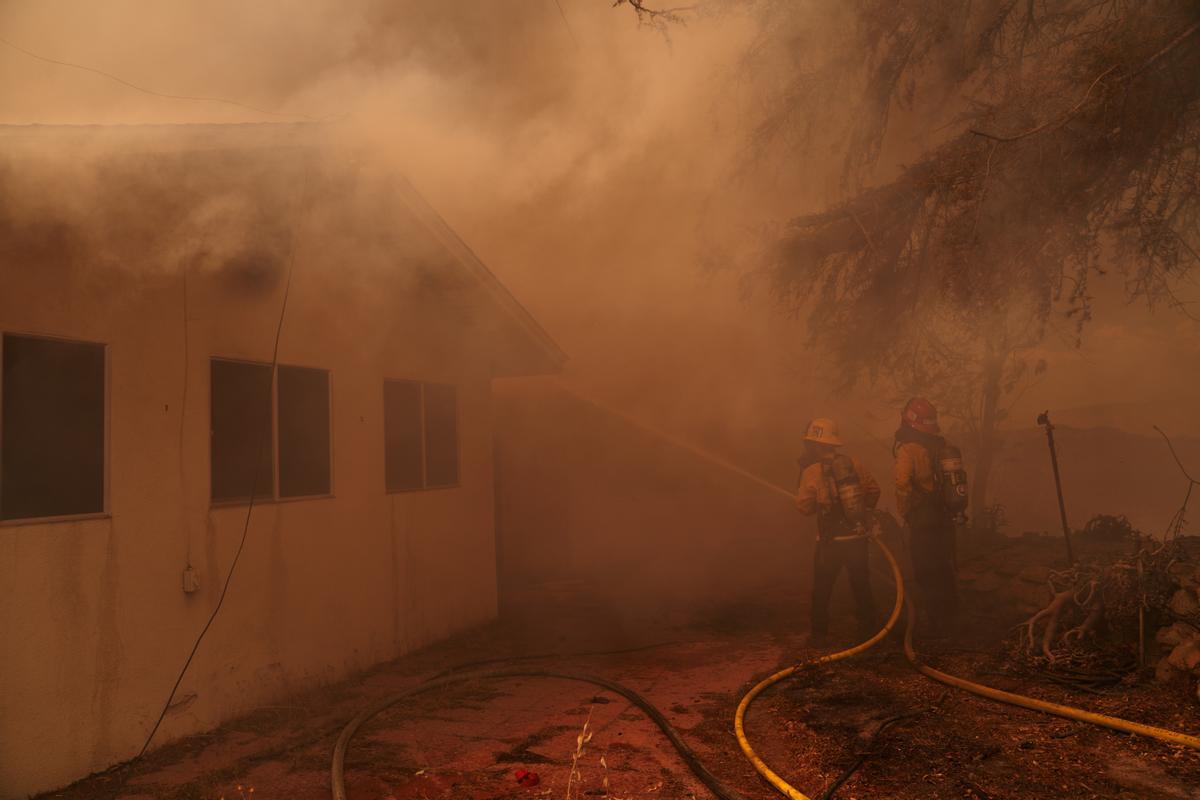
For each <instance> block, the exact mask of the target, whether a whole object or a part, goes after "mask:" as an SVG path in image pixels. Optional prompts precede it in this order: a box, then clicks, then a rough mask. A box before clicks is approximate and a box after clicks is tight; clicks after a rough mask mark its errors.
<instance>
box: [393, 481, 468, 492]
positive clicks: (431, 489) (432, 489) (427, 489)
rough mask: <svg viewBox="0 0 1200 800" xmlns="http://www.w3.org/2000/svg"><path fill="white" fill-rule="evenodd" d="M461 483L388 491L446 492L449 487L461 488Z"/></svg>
mask: <svg viewBox="0 0 1200 800" xmlns="http://www.w3.org/2000/svg"><path fill="white" fill-rule="evenodd" d="M461 488H462V484H461V483H451V484H447V485H446V486H421V487H418V488H414V489H388V490H387V493H388V494H389V495H391V494H418V493H420V492H444V491H446V490H447V489H461Z"/></svg>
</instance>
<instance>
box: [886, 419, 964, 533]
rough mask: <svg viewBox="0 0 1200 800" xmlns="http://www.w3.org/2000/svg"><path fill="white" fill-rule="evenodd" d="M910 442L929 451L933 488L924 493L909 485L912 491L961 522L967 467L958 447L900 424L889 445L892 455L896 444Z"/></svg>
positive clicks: (916, 486) (900, 444)
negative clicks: (894, 438)
mask: <svg viewBox="0 0 1200 800" xmlns="http://www.w3.org/2000/svg"><path fill="white" fill-rule="evenodd" d="M909 442H911V443H913V444H917V445H920V446H921V447H922V448H924V450H925V452H927V453H928V454H929V461H930V467H931V472H932V475H933V491H932V492H927V491H925V490H924V489H922V488H921V487H920V486H918V485H915V484H914V485H913V491H914V492H915V493H916V494H918V495H920V496H922V497H924V498H927V499H928V500H929V501H930V502H932V503H936V504H937V505H938V506H939V507H940V508H942V509H944V510H945V511H946V513H947V514H949V515H950V516H951V517H952V518H953V519H954V520H955V521H958V522H965V521H966V519H967V513H966V512H967V501H968V491H967V470H966V468H965V467H964V466H963V456H962V450H959V449H958V448H957V447H955V446H954V445H952V444H950V443H949V442H947V441H946V440H945V439H943V438H942V437H941V436H937V435H934V434H932V433H922V432H921V431H918V430H915V429H914V428H910V427H909V426H907V425H901V426H900V427H899V428H898V429H897V430H896V441H895V444H893V445H892V458H893V459H894V458H895V457H896V455H897V454H898V453H899V452H900V447H901V446H902V445H904V444H906V443H909Z"/></svg>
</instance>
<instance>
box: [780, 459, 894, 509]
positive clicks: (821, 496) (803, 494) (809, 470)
mask: <svg viewBox="0 0 1200 800" xmlns="http://www.w3.org/2000/svg"><path fill="white" fill-rule="evenodd" d="M850 461H851V463H853V464H854V471H855V472H857V473H858V480H859V482H860V483H861V484H862V488H863V495H864V500H865V501H866V505H867V508H874V507H875V504H876V503H878V502H879V483H878V482H877V481H876V480H875V478H874V477H873V476H872V475H871V473H870V471H869V470H868V469H867V468H866V467H864V466H863V465H862V462H860V461H859V460H858V459H857V458H853V457H852V458H851V459H850ZM824 463H825V462H823V461H818V462H817V463H815V464H810V465H809V466H808V467H806V468H805V469H804V472H801V473H800V486H799V487H798V488H797V489H796V508H798V509H800V513H801V514H804V515H806V516H812V515H813V514H816V513H817V512H818V511H829V510H831V509H833V507H834V506H835V505H837V497H836V496H835V495H834V490H833V487H832V486H830V480H829V479H828V478H826V477H825V471H824Z"/></svg>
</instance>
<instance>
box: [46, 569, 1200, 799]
mask: <svg viewBox="0 0 1200 800" xmlns="http://www.w3.org/2000/svg"><path fill="white" fill-rule="evenodd" d="M543 588H544V589H545V587H543ZM842 588H844V587H842ZM879 592H880V594H881V597H887V596H888V595H889V592H890V590H889V589H888V588H887V587H886V586H880V587H879ZM582 597H589V598H590V599H589V600H587V601H584V600H581V599H580V598H582ZM565 598H572V599H571V600H570V601H569V602H568V601H567V600H566V599H565ZM619 603H620V601H619V600H617V599H615V598H611V597H610V598H608V599H607V600H605V599H601V598H600V597H598V596H597V595H596V594H594V593H592V594H589V593H588V591H587V587H578V586H561V585H560V586H557V587H550V588H549V589H546V590H543V591H537V592H531V593H530V595H529V596H528V597H527V598H525V602H524V603H521V604H517V605H518V607H519V608H521V609H523V610H522V611H519V612H514V613H513V614H512V615H511V616H510V617H509V618H507V619H504V620H501V621H499V622H497V623H495V624H493V625H491V626H488V627H486V628H484V629H481V630H477V631H473V632H470V633H468V634H465V635H462V636H459V637H457V638H455V639H453V640H451V641H447V642H443V643H441V644H438V645H436V646H434V647H431V648H428V649H426V650H423V651H421V652H418V653H415V654H412V655H410V656H407V657H405V658H402V659H400V660H397V661H395V662H393V663H390V664H387V665H384V666H382V667H380V668H378V669H376V670H373V671H372V672H370V673H368V674H364V675H362V676H359V677H358V678H356V679H354V680H351V681H347V682H345V683H342V684H339V685H336V686H332V687H328V688H324V689H321V690H318V691H313V692H310V693H308V694H305V695H303V696H297V697H293V698H291V699H289V700H287V701H283V702H281V703H280V704H278V705H274V706H270V707H265V708H261V709H258V710H256V711H254V712H253V713H251V714H249V715H247V716H245V717H243V718H241V719H238V720H235V721H232V722H230V723H229V724H227V725H225V726H223V727H222V728H220V729H218V730H216V731H212V732H210V733H207V734H203V735H199V736H194V737H191V738H189V739H186V740H184V741H180V742H176V743H173V744H170V745H168V746H165V747H163V748H161V749H159V750H157V751H154V752H152V753H151V754H150V755H149V756H148V757H146V758H145V759H144V760H143V761H142V762H140V763H138V764H136V765H133V766H131V767H128V768H126V769H123V770H117V771H113V772H110V773H108V774H102V775H96V776H93V777H91V778H89V779H87V780H84V781H81V782H80V783H78V784H75V785H74V786H71V787H69V788H67V789H65V790H62V791H60V792H55V793H50V794H47V795H44V796H43V797H46V798H50V797H53V798H68V799H69V800H83V798H88V799H89V800H96V799H103V800H107V799H108V798H125V799H126V800H146V799H147V798H156V799H161V800H217V798H226V799H227V800H233V798H241V797H250V796H251V792H250V790H251V789H253V794H252V796H253V798H255V800H277V799H281V798H289V799H290V800H325V798H328V797H329V796H330V777H329V767H330V756H331V752H332V750H333V744H334V741H335V739H336V738H337V735H338V733H339V731H340V730H341V728H342V727H343V726H344V725H345V723H346V722H347V721H348V720H349V719H350V718H352V717H353V716H354V715H355V714H356V713H357V712H358V710H359V709H361V708H362V707H363V706H365V705H366V704H367V703H369V702H370V701H372V700H374V699H376V698H378V697H381V696H384V695H387V694H389V693H393V692H396V691H399V690H403V689H406V688H409V687H412V686H415V685H416V684H418V683H419V682H421V681H423V680H425V679H427V678H429V677H431V676H433V675H436V674H439V673H441V672H443V671H444V670H447V669H450V668H453V667H455V666H456V665H462V664H467V663H478V662H480V661H486V660H490V659H504V658H509V657H514V656H516V657H520V660H519V661H517V662H516V663H515V664H514V663H509V662H507V661H504V662H496V663H494V664H483V665H479V666H477V667H475V670H476V671H483V670H487V669H504V668H509V669H511V668H513V667H514V666H520V667H522V668H529V669H537V668H545V669H553V670H563V671H572V672H584V673H589V674H593V675H598V676H603V677H606V678H610V679H612V680H616V681H618V682H620V683H623V684H626V685H627V686H629V687H630V688H632V689H634V690H635V691H637V692H639V693H641V694H642V695H643V696H645V697H646V698H648V699H649V700H650V701H651V702H653V703H654V704H656V705H657V706H658V707H659V708H660V709H661V710H662V712H663V713H664V714H665V715H666V716H667V718H668V719H669V720H670V721H671V723H672V724H673V725H674V726H675V727H676V728H677V729H678V730H679V731H680V732H681V734H682V736H683V738H684V739H685V740H686V741H687V742H688V743H689V745H691V746H692V748H693V749H694V750H695V751H696V753H697V754H698V755H699V757H700V758H701V759H702V760H703V761H704V763H705V764H706V765H708V767H709V769H710V770H711V771H712V772H713V773H715V774H716V775H717V776H718V777H719V778H720V779H721V780H722V781H724V782H725V783H726V784H727V785H728V786H730V787H733V788H735V789H736V790H737V791H738V792H740V793H741V794H742V796H743V797H745V798H747V800H758V799H761V800H766V798H773V797H776V796H777V795H776V794H775V793H774V792H773V790H772V789H771V788H770V787H769V786H767V784H765V783H764V782H763V781H762V780H761V779H760V778H759V777H758V776H757V774H756V773H755V772H754V771H753V769H752V768H751V767H750V765H749V764H748V762H747V761H746V760H745V759H744V758H743V757H742V755H741V752H740V750H739V748H738V746H737V743H736V741H735V739H734V736H733V732H732V719H733V712H734V708H735V707H736V705H737V703H738V700H739V699H740V698H741V696H742V694H743V693H744V692H745V690H746V689H747V688H749V686H750V685H751V682H752V679H755V678H757V677H761V676H763V675H764V674H767V673H769V672H771V671H774V670H776V669H779V668H781V667H783V666H787V665H789V664H792V663H795V662H797V661H799V660H802V659H803V658H805V657H807V656H809V655H811V654H812V653H811V651H808V650H806V649H805V648H804V646H803V644H802V643H803V631H804V628H805V627H806V626H805V623H804V620H805V619H806V613H807V610H806V605H807V603H806V598H805V597H803V596H802V594H801V592H800V590H799V587H795V588H788V587H781V588H778V589H777V590H775V591H774V592H772V593H770V594H769V596H766V597H761V598H757V599H756V600H755V601H754V602H753V603H747V602H742V603H739V604H733V605H730V604H714V605H713V607H711V608H710V609H708V610H707V611H704V612H699V613H692V614H689V615H686V616H685V615H682V614H681V613H679V612H674V613H666V612H663V611H662V610H661V608H659V609H657V610H653V611H651V610H646V611H645V612H644V614H643V615H642V616H641V617H636V616H633V617H631V612H630V610H629V608H628V606H627V605H626V606H621V607H619V608H618V605H619ZM882 604H884V602H882V601H881V605H882ZM848 607H849V603H848V598H842V601H841V603H840V608H842V609H846V608H848ZM967 610H968V615H967V619H966V624H965V626H964V628H965V630H967V631H969V633H968V634H967V635H965V636H964V637H962V638H959V639H956V640H954V644H953V647H950V646H948V645H946V644H945V643H941V644H932V645H931V644H927V645H926V646H925V655H926V656H927V658H928V660H929V661H930V662H931V663H933V664H935V665H936V666H939V667H940V668H942V669H944V670H946V671H949V672H951V673H954V674H958V675H963V676H968V677H974V678H976V679H977V680H980V681H982V682H985V683H989V684H991V685H993V686H997V687H1000V688H1004V689H1009V690H1019V691H1022V692H1025V693H1028V694H1033V695H1036V696H1039V697H1043V698H1045V699H1050V700H1054V701H1058V702H1062V703H1067V704H1071V705H1078V706H1082V707H1085V708H1088V709H1092V710H1097V711H1102V712H1107V713H1111V714H1117V715H1120V716H1125V717H1127V718H1130V719H1135V720H1139V721H1143V722H1148V723H1152V724H1156V725H1159V726H1162V727H1167V728H1173V729H1176V730H1185V731H1190V732H1195V731H1196V730H1197V728H1198V727H1200V707H1198V706H1197V704H1196V702H1195V700H1193V699H1190V698H1188V697H1187V696H1186V695H1185V694H1183V693H1182V691H1172V690H1163V689H1159V688H1156V687H1153V686H1152V685H1151V686H1145V685H1143V686H1137V687H1131V688H1126V687H1122V688H1120V689H1117V690H1112V691H1111V693H1106V694H1100V695H1098V694H1082V693H1077V692H1072V691H1070V690H1067V689H1064V688H1061V687H1058V686H1053V685H1050V684H1040V683H1033V684H1030V683H1029V682H1028V681H1022V680H1020V679H1017V678H1015V677H1013V676H1011V675H1007V674H1005V673H1004V666H1003V659H1002V658H1001V655H1000V654H1001V652H1002V650H1001V648H1000V646H999V643H998V641H997V633H996V631H997V630H998V628H997V625H996V624H995V622H996V620H995V619H994V618H993V617H991V616H989V615H988V613H987V609H986V608H980V607H978V605H975V606H972V605H970V604H969V605H968V609H967ZM841 627H842V628H843V629H845V631H846V632H847V635H848V634H849V631H850V630H851V629H852V625H851V622H850V620H849V619H842V620H841ZM847 643H849V641H848V640H847ZM614 651H620V652H614ZM547 653H556V654H560V655H549V656H547V655H544V654H547ZM468 673H470V670H467V671H464V674H468ZM895 717H900V718H899V719H895V720H894V721H892V722H891V723H889V724H888V725H886V726H885V727H884V728H883V729H882V730H879V728H880V723H881V722H883V721H886V720H889V719H892V718H895ZM585 724H586V726H587V730H588V731H589V732H590V733H591V738H590V740H589V741H586V743H585V744H584V745H583V747H582V753H581V754H580V755H579V756H578V759H577V762H576V765H575V766H576V773H577V776H576V778H575V779H574V782H573V783H572V786H571V788H570V794H569V795H568V785H567V784H568V780H569V778H570V776H571V774H572V763H573V756H574V755H575V754H576V751H577V747H578V737H579V736H580V734H581V732H582V731H583V730H584V727H585ZM748 734H749V736H750V739H751V741H752V742H753V743H754V744H755V746H756V748H757V749H758V751H759V753H760V755H761V756H762V757H763V758H764V759H765V760H766V761H767V763H769V764H771V765H772V766H773V767H774V768H775V769H776V771H778V772H779V773H781V774H782V775H784V776H785V777H786V778H787V779H788V780H789V781H790V782H792V783H793V784H794V785H796V786H797V787H799V788H801V789H802V790H803V791H805V792H806V793H808V794H810V795H812V796H813V797H814V798H817V797H819V796H820V795H821V793H822V792H823V791H825V789H826V788H827V787H829V786H830V785H831V784H832V783H834V781H835V780H836V779H837V778H838V777H839V776H840V775H842V773H844V772H846V771H847V770H848V768H849V767H851V766H852V765H853V764H855V763H856V762H858V761H859V760H860V757H861V764H860V766H859V767H858V768H857V769H856V770H854V771H853V774H852V775H850V777H849V778H848V779H847V780H846V781H845V783H844V784H843V785H841V786H840V788H839V789H838V790H837V792H836V794H835V795H834V796H835V797H838V798H844V800H853V798H860V799H861V798H970V799H972V800H987V799H988V798H994V799H995V800H999V799H1000V798H1080V799H1081V800H1082V798H1130V799H1132V798H1145V799H1146V800H1156V799H1157V798H1200V753H1197V752H1194V751H1190V750H1186V749H1184V748H1178V747H1171V746H1167V745H1164V744H1159V743H1157V742H1153V741H1148V740H1144V739H1139V738H1135V737H1130V736H1125V735H1122V734H1117V733H1113V732H1109V731H1106V730H1102V729H1098V728H1094V727H1090V726H1086V725H1082V724H1076V723H1072V722H1068V721H1066V720H1062V719H1058V718H1055V717H1050V716H1045V715H1041V714H1037V713H1034V712H1030V711H1025V710H1021V709H1015V708H1010V707H1007V706H1002V705H997V704H995V703H992V702H989V701H986V700H983V699H980V698H977V697H974V696H971V695H968V694H965V693H963V692H960V691H956V690H951V689H947V688H946V687H943V686H941V685H940V684H937V683H934V682H931V681H930V680H928V679H927V678H925V677H923V676H921V675H920V674H918V673H916V672H915V671H914V670H913V669H912V668H911V667H910V666H909V665H908V663H907V662H906V661H905V659H904V656H903V653H902V652H901V650H900V647H899V644H898V642H896V641H891V640H889V641H888V642H886V643H884V644H883V645H881V646H879V647H877V648H876V649H875V650H873V651H871V652H869V653H867V654H865V655H863V656H861V657H859V658H857V659H854V660H851V661H848V662H843V663H841V664H839V665H837V666H836V667H833V668H828V669H821V670H815V671H812V672H805V673H802V674H800V675H798V676H797V677H795V678H794V679H792V680H789V681H787V682H785V683H783V684H781V685H779V686H778V687H776V688H773V689H771V690H769V691H768V692H766V693H765V694H764V695H763V696H762V697H761V698H760V699H759V700H758V701H757V702H756V703H755V705H754V706H753V707H752V709H751V711H750V714H749V721H748ZM517 770H527V771H531V772H535V773H537V775H538V779H539V782H538V785H536V786H530V787H526V786H522V785H520V784H518V783H517V780H516V777H515V775H516V772H517ZM346 775H347V779H346V784H347V790H348V793H349V796H350V798H351V800H386V798H395V800H418V799H419V800H434V798H456V799H459V798H461V799H463V800H466V799H468V798H470V799H478V800H482V799H483V798H508V797H529V798H541V797H550V798H555V797H567V796H570V797H576V796H578V797H581V798H586V797H609V798H622V799H624V798H630V799H632V798H638V799H639V800H640V799H642V798H645V799H647V800H653V799H655V798H692V797H695V798H706V797H710V796H711V794H710V793H709V792H708V790H707V789H706V788H705V787H704V786H703V785H702V784H700V783H699V781H698V780H696V778H695V777H694V776H693V775H692V774H691V773H690V772H689V771H688V770H687V768H686V766H685V765H684V763H683V762H682V761H681V760H680V758H679V756H678V755H677V754H676V753H675V751H674V750H673V749H672V748H671V747H670V745H669V743H668V742H667V740H666V739H665V738H664V737H663V736H662V734H661V733H660V732H659V730H658V729H657V728H656V727H655V726H654V724H653V723H652V722H650V721H649V720H648V719H646V718H645V717H644V716H643V715H642V714H641V713H640V712H639V711H638V709H637V708H636V707H634V706H632V705H631V704H630V703H629V702H628V701H626V700H625V699H624V698H622V697H620V696H619V695H616V694H613V693H611V692H609V691H606V690H603V689H599V688H596V687H593V686H591V685H588V684H584V683H576V682H572V681H567V680H562V679H551V678H519V679H513V678H509V679H504V680H490V679H487V678H484V677H468V678H466V679H464V681H463V682H462V683H460V684H455V685H453V686H450V687H446V688H443V689H438V690H435V691H432V692H429V693H427V694H423V695H419V696H416V697H414V698H412V699H411V701H409V702H406V703H404V704H402V705H397V706H395V707H393V708H391V709H389V710H387V711H385V712H384V713H382V714H380V715H379V716H377V717H376V718H374V719H373V720H371V721H370V722H368V723H367V724H366V725H365V726H364V727H363V728H362V729H361V730H360V732H359V733H358V735H357V736H356V737H355V739H354V740H353V741H352V743H351V745H350V750H349V755H348V757H347V761H346ZM239 787H241V788H240V789H239Z"/></svg>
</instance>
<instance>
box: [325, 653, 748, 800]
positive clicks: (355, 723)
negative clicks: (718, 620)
mask: <svg viewBox="0 0 1200 800" xmlns="http://www.w3.org/2000/svg"><path fill="white" fill-rule="evenodd" d="M505 678H561V679H562V680H567V681H580V682H582V683H590V684H593V685H594V686H600V687H602V688H605V689H608V690H609V691H611V692H616V693H617V694H619V695H621V696H622V697H624V698H625V699H626V700H628V701H629V702H631V703H633V704H634V705H635V706H637V707H638V708H639V709H641V711H642V713H644V714H645V715H646V716H647V717H649V718H650V719H651V720H652V721H653V722H654V724H655V725H657V726H658V727H659V728H660V729H661V730H662V732H663V733H664V734H665V735H666V737H667V739H668V740H670V742H671V744H672V746H674V748H675V750H676V751H678V753H679V755H680V757H681V758H682V759H683V761H684V763H685V764H687V766H688V768H689V769H690V770H691V771H692V772H693V773H694V774H695V775H696V777H697V778H699V779H700V781H701V782H702V783H703V784H704V785H705V786H707V787H708V788H709V790H710V791H711V792H712V793H713V795H715V796H716V797H718V798H720V800H744V798H743V797H742V796H741V795H740V794H738V793H737V792H735V791H734V790H733V789H730V788H729V787H728V786H726V785H725V784H723V783H721V781H720V780H719V779H718V778H717V777H716V776H715V775H713V774H712V773H711V772H709V771H708V768H707V767H705V766H704V764H702V763H701V762H700V759H698V758H696V754H695V753H693V752H692V749H691V748H690V747H688V746H687V743H686V742H684V741H683V739H682V738H680V736H679V733H678V732H677V731H676V730H675V729H674V728H672V727H671V723H670V722H668V721H667V718H666V717H664V716H663V714H662V712H661V711H659V710H658V709H657V708H655V707H654V706H653V705H651V704H650V702H649V701H648V700H646V698H644V697H642V696H641V695H640V694H638V693H637V692H635V691H633V690H632V689H630V688H629V687H627V686H624V685H622V684H619V683H617V682H615V681H610V680H608V679H606V678H598V677H596V676H594V675H582V674H577V673H570V672H557V671H554V670H529V669H523V670H501V671H497V672H484V673H468V674H465V675H451V676H447V677H442V678H433V679H432V680H428V681H426V682H425V683H422V684H420V685H419V686H414V687H413V688H411V689H408V690H406V691H403V692H400V693H398V694H393V695H389V696H388V697H385V698H383V699H381V700H377V701H376V702H374V703H372V704H371V705H369V706H367V707H366V708H365V709H363V710H362V711H361V712H360V713H359V715H358V716H356V717H355V718H354V719H352V720H350V722H349V724H347V725H346V727H345V728H343V729H342V733H341V735H340V736H338V739H337V744H336V745H334V748H333V766H332V769H331V770H330V780H331V784H332V787H333V800H346V749H347V748H348V747H349V746H350V739H351V738H353V736H354V734H355V733H356V732H357V731H358V729H359V728H360V727H361V726H362V725H363V723H365V722H366V721H367V720H369V719H370V718H371V717H373V716H375V715H376V714H378V713H380V712H381V711H384V710H385V709H387V708H390V707H391V706H394V705H396V704H397V703H400V702H403V701H404V700H407V699H409V698H410V697H414V696H416V695H418V694H424V693H425V692H429V691H432V690H434V689H440V688H442V687H444V686H449V685H452V684H456V683H463V682H465V681H468V680H503V679H505Z"/></svg>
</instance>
